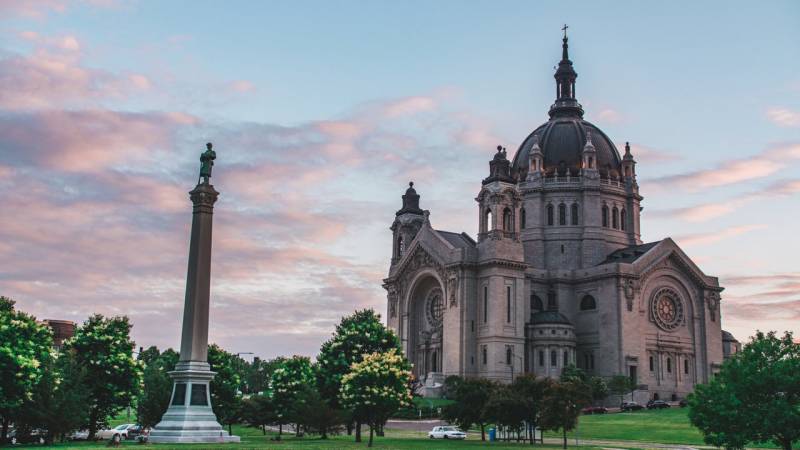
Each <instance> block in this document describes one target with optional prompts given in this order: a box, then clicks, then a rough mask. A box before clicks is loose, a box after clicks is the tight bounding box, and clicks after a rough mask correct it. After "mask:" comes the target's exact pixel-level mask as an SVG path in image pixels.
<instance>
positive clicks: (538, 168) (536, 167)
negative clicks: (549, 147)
mask: <svg viewBox="0 0 800 450" xmlns="http://www.w3.org/2000/svg"><path fill="white" fill-rule="evenodd" d="M528 160H529V161H528V162H529V164H530V168H529V169H528V180H536V179H539V178H541V177H542V172H543V171H544V154H543V153H542V149H541V148H540V147H539V135H536V134H534V135H533V146H532V147H531V150H530V152H529V153H528Z"/></svg>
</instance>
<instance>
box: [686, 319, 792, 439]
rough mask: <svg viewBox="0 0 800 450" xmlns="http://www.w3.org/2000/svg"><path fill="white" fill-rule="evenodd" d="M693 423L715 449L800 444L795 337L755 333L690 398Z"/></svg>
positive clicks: (773, 333)
mask: <svg viewBox="0 0 800 450" xmlns="http://www.w3.org/2000/svg"><path fill="white" fill-rule="evenodd" d="M688 402H689V407H690V409H689V419H690V420H691V422H692V424H694V425H695V426H696V427H697V428H699V429H700V431H701V432H702V433H703V435H704V439H705V441H706V442H708V443H712V444H713V445H717V446H723V447H726V448H742V447H744V445H745V444H746V443H747V442H756V443H765V442H770V441H774V442H776V443H778V444H779V445H780V446H781V447H782V448H784V449H786V450H790V449H791V448H792V444H793V443H794V442H797V441H798V440H800V343H797V342H794V341H793V338H792V333H790V332H786V333H785V334H784V335H783V337H778V336H777V335H776V333H775V332H769V333H767V334H764V333H762V332H760V331H759V332H757V333H756V335H755V336H754V337H753V338H752V339H751V340H750V342H749V343H747V345H745V346H744V348H743V349H742V351H741V352H739V353H736V354H735V355H733V357H731V358H730V359H729V360H728V361H726V362H725V364H723V366H722V369H721V370H720V372H719V374H717V376H716V377H715V378H713V379H712V380H711V382H710V383H708V384H707V385H703V386H698V387H697V388H696V390H695V392H694V393H693V394H691V395H690V396H689V398H688Z"/></svg>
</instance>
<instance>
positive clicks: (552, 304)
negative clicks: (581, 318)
mask: <svg viewBox="0 0 800 450" xmlns="http://www.w3.org/2000/svg"><path fill="white" fill-rule="evenodd" d="M547 309H549V310H551V311H558V300H557V299H556V292H555V291H550V292H548V293H547Z"/></svg>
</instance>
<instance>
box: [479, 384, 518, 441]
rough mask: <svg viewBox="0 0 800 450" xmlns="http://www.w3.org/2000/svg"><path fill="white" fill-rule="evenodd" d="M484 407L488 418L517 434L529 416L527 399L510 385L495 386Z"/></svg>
mask: <svg viewBox="0 0 800 450" xmlns="http://www.w3.org/2000/svg"><path fill="white" fill-rule="evenodd" d="M484 409H485V412H484V414H485V415H486V417H487V418H488V419H490V420H491V421H493V422H494V423H495V424H497V425H498V426H500V427H504V428H505V429H507V430H510V431H511V432H515V433H517V436H519V433H520V431H522V422H523V421H524V420H525V418H526V417H527V416H528V411H527V410H526V403H525V401H524V400H523V399H522V398H520V397H519V396H518V395H517V393H516V392H514V391H513V390H512V388H511V386H508V385H502V386H498V387H497V388H495V389H494V390H493V391H492V395H491V397H490V398H489V401H488V402H487V403H486V406H485V408H484Z"/></svg>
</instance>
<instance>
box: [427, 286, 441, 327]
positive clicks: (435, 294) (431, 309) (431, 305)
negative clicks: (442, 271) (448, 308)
mask: <svg viewBox="0 0 800 450" xmlns="http://www.w3.org/2000/svg"><path fill="white" fill-rule="evenodd" d="M426 310H427V316H428V323H430V325H431V326H432V327H434V328H437V327H439V326H441V325H442V317H443V316H444V299H443V298H442V290H441V289H438V288H437V289H434V290H432V291H431V293H430V294H428V300H427V308H426Z"/></svg>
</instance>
